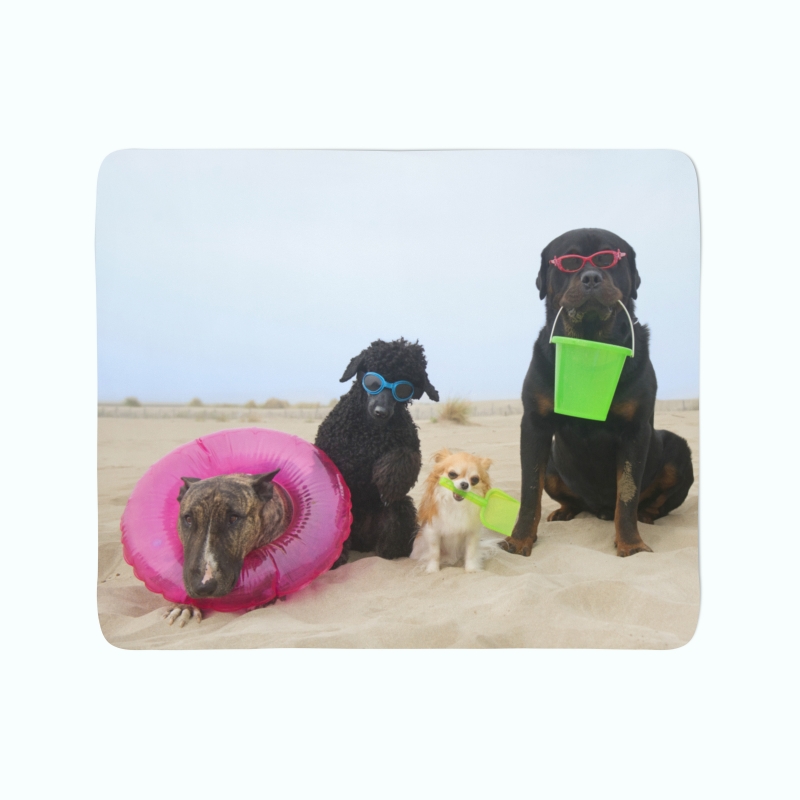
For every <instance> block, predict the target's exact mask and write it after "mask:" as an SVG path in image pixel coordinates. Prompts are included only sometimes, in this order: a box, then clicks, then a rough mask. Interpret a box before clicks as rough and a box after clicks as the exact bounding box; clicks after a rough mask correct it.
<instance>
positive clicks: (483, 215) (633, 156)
mask: <svg viewBox="0 0 800 800" xmlns="http://www.w3.org/2000/svg"><path fill="white" fill-rule="evenodd" d="M581 227H598V228H607V229H609V230H612V231H614V232H615V233H617V234H618V235H620V236H622V237H623V238H624V239H626V240H627V241H628V242H629V243H630V244H631V245H632V246H633V248H634V249H635V251H636V254H637V266H638V269H639V274H640V276H641V279H642V284H641V286H640V288H639V299H638V301H637V304H636V308H637V315H638V317H639V319H640V321H641V322H643V323H648V324H649V326H650V329H651V356H652V359H653V363H654V365H655V368H656V374H657V376H658V383H659V393H658V396H659V397H660V398H662V399H667V398H695V397H698V373H699V366H698V365H699V309H700V218H699V206H698V194H697V178H696V175H695V171H694V167H693V166H692V164H691V162H690V160H689V159H688V157H686V156H685V155H683V154H682V153H679V152H676V151H669V150H638V151H626V150H619V151H608V150H606V151H604V150H597V151H588V150H586V151H579V150H578V151H566V150H550V151H544V150H508V151H492V150H486V151H469V150H464V151H417V152H389V151H386V152H383V151H291V150H287V151H269V150H263V151H259V150H238V151H236V150H227V151H225V150H221V151H201V150H195V151H181V150H171V151H168V150H161V151H159V150H152V151H146V150H123V151H119V152H116V153H112V154H111V155H110V156H108V158H106V160H105V161H104V162H103V165H102V167H101V170H100V175H99V178H98V199H97V235H96V236H97V238H96V263H97V306H98V309H97V318H98V371H99V375H98V386H99V399H100V400H101V401H115V400H121V399H123V398H124V397H126V396H129V395H133V396H136V397H138V398H139V399H140V400H141V401H143V402H158V401H161V402H187V401H188V400H190V399H191V398H193V397H200V398H201V399H202V400H203V401H204V402H207V403H213V402H232V403H242V402H246V401H247V400H251V399H252V400H255V401H256V402H259V403H261V402H263V401H264V400H265V399H267V398H268V397H279V398H283V399H286V400H289V401H291V402H298V401H320V402H328V401H329V400H330V399H332V398H334V397H338V396H339V395H341V394H342V393H343V392H344V391H346V389H347V388H348V386H349V384H340V383H339V381H338V379H339V377H340V376H341V374H342V372H343V371H344V369H345V367H346V366H347V364H348V362H349V361H350V359H351V358H352V357H353V356H354V355H356V354H357V353H358V352H359V351H360V350H361V349H363V348H364V347H366V346H367V345H368V344H369V343H370V342H371V341H373V340H374V339H378V338H382V339H394V338H397V337H399V336H404V337H405V338H407V339H411V340H412V341H413V340H417V339H418V340H419V342H420V343H421V344H423V345H424V346H425V351H426V353H427V357H428V374H429V376H430V379H431V382H432V383H433V384H434V385H435V386H436V388H437V389H438V390H439V394H440V396H441V397H442V399H446V398H448V397H464V398H468V399H472V400H484V399H508V398H515V397H519V394H520V391H521V387H522V380H523V378H524V376H525V372H526V370H527V367H528V363H529V361H530V357H531V351H532V347H533V342H534V340H535V338H536V335H537V334H538V331H539V329H540V328H541V326H542V325H543V324H544V303H543V301H541V300H540V299H539V295H538V292H537V290H536V286H535V281H536V275H537V272H538V269H539V257H540V253H541V251H542V249H543V248H544V247H545V245H547V243H548V242H549V241H550V240H552V239H553V238H555V237H556V236H558V235H559V234H561V233H563V232H564V231H566V230H570V229H572V228H581Z"/></svg>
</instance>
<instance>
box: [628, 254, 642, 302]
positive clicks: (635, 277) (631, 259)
mask: <svg viewBox="0 0 800 800" xmlns="http://www.w3.org/2000/svg"><path fill="white" fill-rule="evenodd" d="M628 264H630V267H631V280H632V282H633V286H632V288H631V300H635V299H636V294H637V293H636V290H637V289H638V288H639V284H640V283H641V282H642V279H641V278H640V277H639V270H637V269H636V253H634V252H633V248H632V247H629V248H628Z"/></svg>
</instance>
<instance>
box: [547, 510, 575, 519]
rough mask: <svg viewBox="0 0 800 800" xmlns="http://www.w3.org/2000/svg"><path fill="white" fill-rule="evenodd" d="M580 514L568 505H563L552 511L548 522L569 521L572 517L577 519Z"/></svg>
mask: <svg viewBox="0 0 800 800" xmlns="http://www.w3.org/2000/svg"><path fill="white" fill-rule="evenodd" d="M577 515H578V512H577V511H574V510H573V509H571V508H569V507H567V506H561V508H557V509H556V510H555V511H553V512H551V514H550V516H549V517H548V518H547V521H548V522H568V521H569V520H571V519H575V517H576V516H577Z"/></svg>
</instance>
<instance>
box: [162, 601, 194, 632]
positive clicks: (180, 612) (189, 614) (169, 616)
mask: <svg viewBox="0 0 800 800" xmlns="http://www.w3.org/2000/svg"><path fill="white" fill-rule="evenodd" d="M161 619H165V620H166V621H167V625H172V623H173V622H175V620H177V621H178V625H179V627H181V628H182V627H183V626H184V625H185V624H186V623H187V622H189V621H190V620H191V619H196V620H197V621H198V622H201V621H202V619H203V612H202V611H201V610H200V609H199V608H195V607H194V606H185V605H181V604H179V603H176V604H175V605H173V606H170V607H169V608H167V609H165V610H164V613H163V614H162V615H161Z"/></svg>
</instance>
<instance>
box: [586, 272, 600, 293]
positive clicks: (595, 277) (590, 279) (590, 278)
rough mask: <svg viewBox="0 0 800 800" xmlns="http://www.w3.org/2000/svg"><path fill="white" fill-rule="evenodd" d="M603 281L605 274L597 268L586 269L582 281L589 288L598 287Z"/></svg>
mask: <svg viewBox="0 0 800 800" xmlns="http://www.w3.org/2000/svg"><path fill="white" fill-rule="evenodd" d="M602 282H603V276H602V275H601V274H600V273H599V272H598V271H597V270H596V269H587V270H584V273H583V275H581V283H582V284H583V285H584V286H585V287H586V288H587V289H589V290H591V289H594V288H596V287H597V286H599V285H600V284H601V283H602Z"/></svg>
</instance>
